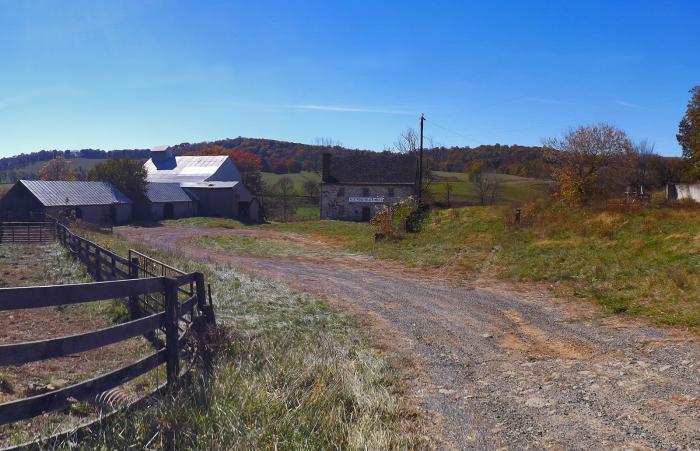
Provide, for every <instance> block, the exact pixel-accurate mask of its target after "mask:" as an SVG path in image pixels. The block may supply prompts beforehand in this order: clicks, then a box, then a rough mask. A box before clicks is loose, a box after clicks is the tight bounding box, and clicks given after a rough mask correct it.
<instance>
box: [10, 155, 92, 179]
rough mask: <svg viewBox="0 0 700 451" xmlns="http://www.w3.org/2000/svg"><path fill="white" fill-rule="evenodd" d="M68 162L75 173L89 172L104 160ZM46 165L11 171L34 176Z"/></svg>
mask: <svg viewBox="0 0 700 451" xmlns="http://www.w3.org/2000/svg"><path fill="white" fill-rule="evenodd" d="M68 161H69V162H70V163H71V167H72V168H73V170H74V171H77V170H79V169H84V170H86V171H89V170H90V169H92V168H93V167H95V165H97V164H99V163H102V162H104V160H100V159H93V158H70V159H69V160H68ZM46 163H48V161H37V162H34V163H31V164H28V165H25V166H18V167H17V168H13V170H16V171H18V172H21V173H27V174H35V175H36V174H37V173H38V172H39V169H41V167H42V166H44V165H45V164H46ZM1 176H2V173H0V178H2V177H1Z"/></svg>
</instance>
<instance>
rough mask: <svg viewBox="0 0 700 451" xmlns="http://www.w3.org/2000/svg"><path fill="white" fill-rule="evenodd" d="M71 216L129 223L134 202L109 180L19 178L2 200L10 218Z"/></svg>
mask: <svg viewBox="0 0 700 451" xmlns="http://www.w3.org/2000/svg"><path fill="white" fill-rule="evenodd" d="M45 215H49V216H52V217H55V218H56V217H60V216H72V217H75V218H77V219H81V220H83V221H87V222H91V223H95V224H105V225H113V224H126V223H128V222H129V221H131V215H132V202H131V200H130V199H129V198H128V197H126V196H125V195H124V194H123V193H122V192H121V191H119V190H118V189H117V188H115V187H114V186H112V185H111V184H110V183H107V182H80V181H71V182H67V181H46V180H20V181H19V182H17V183H15V184H14V186H13V187H12V188H10V190H9V191H8V192H7V194H5V196H4V197H3V198H2V199H1V200H0V217H2V218H4V219H7V220H34V219H42V218H44V216H45Z"/></svg>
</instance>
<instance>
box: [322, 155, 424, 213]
mask: <svg viewBox="0 0 700 451" xmlns="http://www.w3.org/2000/svg"><path fill="white" fill-rule="evenodd" d="M322 158H323V161H322V174H321V201H320V202H321V205H320V208H321V219H340V220H344V221H369V220H370V219H372V218H373V217H374V215H375V214H376V213H377V210H378V209H379V208H380V207H381V206H382V205H393V204H395V203H397V202H399V201H401V200H404V199H406V198H408V197H410V196H412V195H414V194H416V180H417V177H416V170H417V159H416V157H415V156H413V155H410V154H395V153H391V152H382V153H371V152H357V153H354V154H351V155H347V156H343V157H332V156H331V154H330V153H325V154H323V157H322Z"/></svg>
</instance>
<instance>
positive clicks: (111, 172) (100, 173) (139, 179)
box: [88, 157, 147, 201]
mask: <svg viewBox="0 0 700 451" xmlns="http://www.w3.org/2000/svg"><path fill="white" fill-rule="evenodd" d="M146 176H147V173H146V169H145V168H144V167H143V162H142V161H141V160H131V159H129V158H126V157H124V158H121V159H118V160H117V159H111V160H107V161H105V162H104V163H100V164H98V165H96V166H95V167H94V168H92V169H91V170H90V172H89V173H88V178H89V179H90V180H94V181H100V182H109V183H111V184H112V185H114V186H115V187H116V188H117V189H119V191H121V192H122V193H124V194H125V195H126V196H127V197H128V198H129V199H131V200H133V201H136V200H139V199H141V198H143V197H144V196H145V194H146Z"/></svg>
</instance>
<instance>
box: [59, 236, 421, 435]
mask: <svg viewBox="0 0 700 451" xmlns="http://www.w3.org/2000/svg"><path fill="white" fill-rule="evenodd" d="M97 239H98V240H101V241H103V242H105V243H106V244H108V245H109V246H110V247H111V248H112V249H115V250H117V252H120V253H124V251H125V246H126V245H127V244H126V243H123V242H121V241H119V240H115V239H113V238H106V239H105V238H100V237H98V238H97ZM149 253H150V254H153V255H155V256H157V257H160V258H163V259H165V260H166V261H168V262H169V263H171V264H174V265H175V266H177V267H180V268H181V269H184V270H187V271H194V270H199V271H203V272H205V274H206V277H207V281H208V282H209V283H211V285H212V291H213V294H214V301H215V304H216V312H217V318H218V320H219V323H220V324H223V325H225V328H226V330H228V331H229V332H228V333H227V335H226V337H225V338H224V339H222V345H223V351H222V352H221V353H220V354H219V357H218V359H217V362H216V365H215V370H214V374H213V376H212V378H211V379H210V380H209V381H208V382H206V383H203V382H201V379H198V378H195V383H194V384H193V385H192V386H191V387H188V389H187V390H184V391H182V392H180V393H178V394H177V395H176V396H175V397H174V398H172V399H168V400H164V401H163V402H159V403H157V404H156V405H154V406H152V407H150V408H149V409H148V410H146V411H143V412H136V413H135V414H130V415H129V416H121V417H117V418H116V419H115V420H114V421H111V422H110V424H109V425H108V426H107V427H106V428H104V429H102V430H100V431H97V432H95V434H94V435H92V436H91V437H89V440H88V441H87V442H85V443H84V446H86V447H88V448H104V449H124V448H129V447H138V448H156V449H160V448H165V447H167V446H168V443H169V442H170V441H172V442H173V443H175V444H176V447H177V448H181V449H273V448H274V449H277V448H282V449H329V448H342V449H346V448H349V449H387V448H420V447H426V446H427V445H428V444H427V442H426V441H425V439H424V438H423V435H422V433H421V423H420V422H419V421H418V420H417V419H416V415H415V412H414V411H413V410H412V409H411V408H409V407H408V406H407V405H405V404H404V403H403V402H402V401H401V400H400V396H399V393H398V392H397V390H398V388H397V387H398V385H397V381H396V377H397V374H396V372H395V370H394V369H393V367H392V366H390V365H388V364H387V362H386V361H385V360H384V359H383V358H382V357H381V356H380V355H379V354H378V352H377V351H376V350H374V349H373V348H372V347H371V345H370V343H369V340H368V337H367V336H366V335H365V334H364V333H363V332H362V331H361V330H360V329H359V328H358V327H357V326H356V325H355V324H354V323H353V322H352V321H350V320H349V319H348V318H347V317H345V316H342V315H339V314H337V313H335V312H333V311H332V310H330V309H329V308H328V307H327V306H326V305H325V304H323V303H321V302H319V301H317V300H315V299H314V298H312V297H310V296H307V295H304V294H300V293H298V292H295V291H292V290H290V289H288V288H287V287H285V286H283V285H280V284H277V283H273V282H271V281H267V280H258V279H254V278H250V277H248V276H246V275H243V274H240V273H237V272H235V271H233V270H231V269H230V268H227V267H219V266H212V265H208V264H198V263H195V262H191V261H188V260H186V259H182V258H180V257H178V256H174V255H163V254H158V253H153V252H150V251H149ZM62 446H64V447H69V445H68V444H63V445H62Z"/></svg>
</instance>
